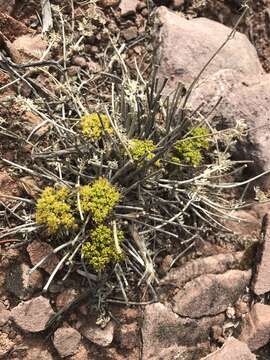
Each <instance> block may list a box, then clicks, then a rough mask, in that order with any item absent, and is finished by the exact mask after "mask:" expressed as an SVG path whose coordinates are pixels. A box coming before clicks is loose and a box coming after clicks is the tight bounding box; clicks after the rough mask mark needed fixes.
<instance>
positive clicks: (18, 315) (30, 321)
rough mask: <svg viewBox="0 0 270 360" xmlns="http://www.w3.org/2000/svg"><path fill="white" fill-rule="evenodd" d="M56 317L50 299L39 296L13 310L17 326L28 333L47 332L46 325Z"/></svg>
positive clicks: (12, 313)
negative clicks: (53, 316)
mask: <svg viewBox="0 0 270 360" xmlns="http://www.w3.org/2000/svg"><path fill="white" fill-rule="evenodd" d="M52 315H54V311H53V309H52V307H51V305H50V302H49V300H48V299H46V298H44V297H43V296H39V297H36V298H33V299H31V300H28V301H26V302H21V303H20V304H19V305H17V306H16V307H14V308H13V309H12V310H11V317H12V319H13V321H14V322H15V324H16V325H17V326H19V327H20V328H21V329H22V330H24V331H28V332H33V333H35V332H39V331H42V330H45V326H46V323H47V322H48V321H49V320H50V318H51V316H52Z"/></svg>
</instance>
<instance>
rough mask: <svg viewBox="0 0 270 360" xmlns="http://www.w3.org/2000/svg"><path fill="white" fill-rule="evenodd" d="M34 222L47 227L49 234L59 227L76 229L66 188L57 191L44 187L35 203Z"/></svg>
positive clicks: (68, 192)
mask: <svg viewBox="0 0 270 360" xmlns="http://www.w3.org/2000/svg"><path fill="white" fill-rule="evenodd" d="M36 222H37V223H38V224H45V225H47V226H48V231H49V233H50V234H54V233H55V232H57V231H58V230H59V229H60V227H64V228H66V229H72V228H75V227H76V222H75V218H74V216H73V212H72V209H71V204H70V191H69V190H68V188H66V187H62V188H60V189H59V190H57V189H55V188H53V187H46V188H45V189H44V191H43V192H42V195H41V197H40V199H39V200H38V202H37V210H36Z"/></svg>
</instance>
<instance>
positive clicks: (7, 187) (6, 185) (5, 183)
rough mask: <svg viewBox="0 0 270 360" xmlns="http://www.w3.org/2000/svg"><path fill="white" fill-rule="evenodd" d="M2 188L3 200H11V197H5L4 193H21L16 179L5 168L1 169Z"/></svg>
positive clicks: (13, 194) (12, 194)
mask: <svg viewBox="0 0 270 360" xmlns="http://www.w3.org/2000/svg"><path fill="white" fill-rule="evenodd" d="M0 189H1V194H2V195H3V197H2V198H1V200H2V201H4V202H6V201H7V202H8V201H9V198H8V197H7V198H4V195H7V196H20V195H21V194H20V191H19V189H18V186H17V183H16V181H15V180H13V179H12V178H11V177H10V176H9V175H8V173H7V172H6V171H4V170H1V174H0Z"/></svg>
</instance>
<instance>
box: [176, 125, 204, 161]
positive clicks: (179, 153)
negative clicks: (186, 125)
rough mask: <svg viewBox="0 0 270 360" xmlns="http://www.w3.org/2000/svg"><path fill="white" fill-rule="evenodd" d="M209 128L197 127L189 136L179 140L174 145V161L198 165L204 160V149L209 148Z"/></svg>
mask: <svg viewBox="0 0 270 360" xmlns="http://www.w3.org/2000/svg"><path fill="white" fill-rule="evenodd" d="M208 135H209V131H208V129H207V128H203V127H197V128H194V129H192V130H191V131H190V134H189V135H188V137H186V138H185V139H182V140H178V141H177V142H176V143H175V145H174V150H175V156H174V157H173V158H172V160H173V161H176V162H183V163H185V164H189V165H193V166H198V165H200V163H201V161H202V149H206V150H207V149H208V148H209V141H208V138H207V136H208Z"/></svg>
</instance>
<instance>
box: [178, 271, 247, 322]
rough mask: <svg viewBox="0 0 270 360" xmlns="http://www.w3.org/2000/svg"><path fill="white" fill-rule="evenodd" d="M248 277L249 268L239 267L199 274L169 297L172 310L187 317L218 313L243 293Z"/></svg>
mask: <svg viewBox="0 0 270 360" xmlns="http://www.w3.org/2000/svg"><path fill="white" fill-rule="evenodd" d="M250 278H251V271H240V270H229V271H227V272H226V273H224V274H218V275H212V274H209V275H201V276H199V277H198V278H196V279H195V280H191V281H190V282H188V283H187V284H186V285H185V286H184V287H183V288H182V289H181V290H179V291H178V293H177V294H176V295H175V296H174V298H173V302H174V305H173V310H174V312H176V313H177V314H178V315H180V316H185V317H190V318H200V317H202V316H207V315H211V316H212V315H217V314H220V313H221V312H223V311H225V310H226V309H227V307H228V306H229V305H233V304H234V303H235V302H236V301H237V300H238V298H239V297H240V295H242V294H244V293H245V290H246V287H247V286H248V285H249V282H250Z"/></svg>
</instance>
